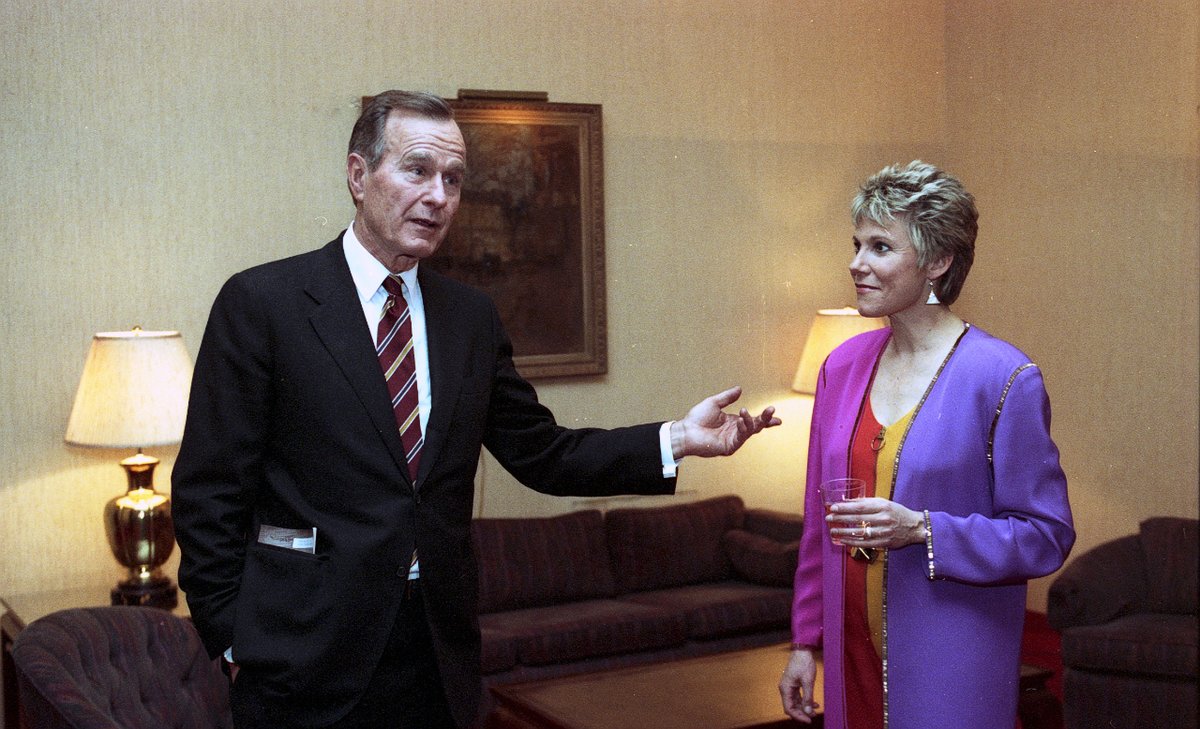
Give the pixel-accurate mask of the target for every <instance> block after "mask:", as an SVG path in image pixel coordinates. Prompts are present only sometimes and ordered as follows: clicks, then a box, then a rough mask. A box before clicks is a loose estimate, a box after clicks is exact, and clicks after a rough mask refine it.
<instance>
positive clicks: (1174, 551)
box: [1139, 516, 1200, 615]
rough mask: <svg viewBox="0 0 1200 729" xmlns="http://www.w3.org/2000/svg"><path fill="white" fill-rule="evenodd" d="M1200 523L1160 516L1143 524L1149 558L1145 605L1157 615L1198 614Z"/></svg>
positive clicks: (1142, 528) (1144, 540)
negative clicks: (1197, 568)
mask: <svg viewBox="0 0 1200 729" xmlns="http://www.w3.org/2000/svg"><path fill="white" fill-rule="evenodd" d="M1198 525H1200V522H1198V521H1197V520H1195V519H1183V518H1179V517H1172V516H1159V517H1154V518H1152V519H1147V520H1145V521H1143V522H1142V524H1141V530H1140V532H1141V533H1140V535H1139V536H1140V537H1141V541H1142V552H1143V553H1144V554H1145V555H1146V582H1147V585H1146V587H1147V592H1146V604H1147V609H1148V610H1150V611H1152V612H1156V613H1189V614H1191V615H1195V614H1196V602H1197V597H1196V592H1197V589H1196V588H1197V581H1198V577H1197V571H1196V563H1197V560H1198V557H1200V528H1198Z"/></svg>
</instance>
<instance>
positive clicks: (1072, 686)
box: [1046, 517, 1200, 729]
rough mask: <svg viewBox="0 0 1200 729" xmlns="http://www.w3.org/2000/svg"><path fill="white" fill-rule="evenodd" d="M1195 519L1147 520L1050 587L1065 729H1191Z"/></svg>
mask: <svg viewBox="0 0 1200 729" xmlns="http://www.w3.org/2000/svg"><path fill="white" fill-rule="evenodd" d="M1198 570H1200V531H1198V529H1197V520H1196V519H1182V518H1176V517H1155V518H1152V519H1147V520H1146V521H1144V522H1142V523H1141V526H1140V530H1139V533H1138V534H1131V535H1128V536H1124V537H1120V538H1118V539H1115V540H1113V541H1110V542H1106V543H1104V544H1101V545H1099V546H1097V547H1095V548H1093V549H1091V550H1089V551H1088V552H1085V553H1084V554H1083V555H1081V556H1080V557H1079V558H1077V559H1076V560H1074V561H1073V562H1071V564H1070V565H1068V566H1067V567H1066V569H1064V570H1063V571H1062V573H1061V574H1060V575H1059V576H1058V577H1057V578H1056V579H1055V580H1054V582H1053V583H1052V584H1051V587H1050V595H1049V600H1048V604H1047V610H1046V617H1047V618H1048V619H1049V621H1050V625H1051V626H1052V627H1054V628H1056V629H1058V630H1060V631H1062V659H1063V716H1064V719H1065V722H1066V726H1067V729H1092V727H1109V726H1111V727H1122V728H1125V727H1128V728H1129V729H1132V728H1133V727H1171V728H1172V729H1188V728H1189V727H1191V728H1193V729H1194V727H1195V726H1196V716H1197V701H1198V700H1200V693H1198V691H1200V684H1198V675H1200V670H1198V668H1197V572H1198Z"/></svg>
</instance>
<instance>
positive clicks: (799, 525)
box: [742, 509, 804, 542]
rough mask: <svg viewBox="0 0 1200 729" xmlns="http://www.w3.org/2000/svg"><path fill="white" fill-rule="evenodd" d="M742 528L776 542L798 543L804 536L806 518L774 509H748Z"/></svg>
mask: <svg viewBox="0 0 1200 729" xmlns="http://www.w3.org/2000/svg"><path fill="white" fill-rule="evenodd" d="M742 528H744V529H745V530H746V531H748V532H753V533H755V534H758V535H761V536H764V537H770V538H771V539H773V540H775V541H776V542H798V541H800V537H801V536H802V535H803V534H804V517H803V516H802V515H800V514H793V513H791V512H788V511H775V510H774V509H746V514H745V517H744V525H743V527H742Z"/></svg>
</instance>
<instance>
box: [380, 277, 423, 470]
mask: <svg viewBox="0 0 1200 729" xmlns="http://www.w3.org/2000/svg"><path fill="white" fill-rule="evenodd" d="M383 288H384V289H385V290H386V291H387V293H388V298H387V303H385V304H384V305H383V316H381V317H380V318H379V330H378V332H377V334H376V342H377V343H376V345H375V353H376V354H378V355H379V366H380V367H382V368H383V376H384V377H385V378H387V387H388V393H390V394H391V396H392V409H393V410H395V412H396V425H398V426H399V427H400V441H401V442H402V443H403V444H404V453H405V456H406V457H407V458H408V475H409V476H411V477H412V480H413V482H414V483H415V482H416V480H417V465H418V464H419V463H420V461H421V446H422V445H424V443H425V437H424V436H423V435H422V433H421V417H420V414H421V408H420V399H419V397H418V396H417V357H416V354H415V353H414V352H413V334H412V319H411V317H410V316H409V311H408V302H407V301H406V300H405V299H404V288H403V281H401V280H400V277H399V276H395V275H391V276H388V277H387V278H386V279H384V281H383Z"/></svg>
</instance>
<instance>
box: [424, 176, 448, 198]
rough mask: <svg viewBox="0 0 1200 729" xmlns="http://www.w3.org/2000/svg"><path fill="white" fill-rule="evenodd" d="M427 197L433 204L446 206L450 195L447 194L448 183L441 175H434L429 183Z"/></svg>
mask: <svg viewBox="0 0 1200 729" xmlns="http://www.w3.org/2000/svg"><path fill="white" fill-rule="evenodd" d="M425 194H426V196H427V197H428V198H429V199H430V201H431V202H433V203H436V204H438V205H445V204H446V200H447V199H448V195H447V194H446V181H445V180H444V179H442V176H441V175H434V176H433V177H432V178H431V179H430V181H429V187H428V189H427V190H426V193H425Z"/></svg>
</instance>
